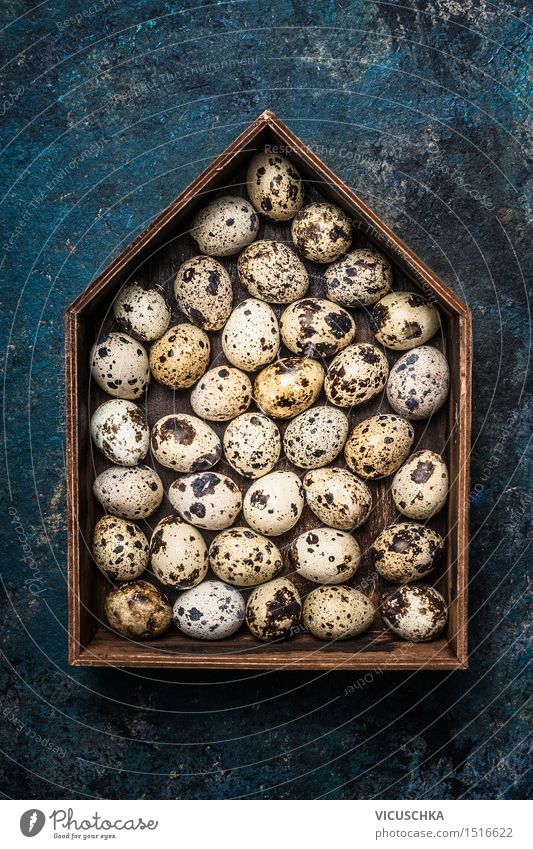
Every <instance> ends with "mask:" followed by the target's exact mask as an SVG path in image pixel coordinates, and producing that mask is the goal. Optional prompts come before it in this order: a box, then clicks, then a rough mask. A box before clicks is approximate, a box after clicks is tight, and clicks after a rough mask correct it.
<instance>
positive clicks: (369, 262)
mask: <svg viewBox="0 0 533 849" xmlns="http://www.w3.org/2000/svg"><path fill="white" fill-rule="evenodd" d="M324 277H325V280H326V293H327V296H328V298H329V299H330V300H332V301H335V303H337V304H342V305H343V306H344V307H361V306H364V307H366V306H370V305H371V304H375V303H376V301H379V299H380V298H383V297H384V295H386V294H387V292H388V291H389V290H390V288H391V286H392V268H391V266H390V263H389V261H388V259H386V257H384V256H383V254H380V253H378V252H377V251H372V250H368V249H366V248H359V249H358V250H355V251H351V252H350V253H349V254H346V256H343V257H342V258H341V259H339V260H337V262H335V263H334V264H333V265H330V266H329V268H327V269H326V271H325V274H324Z"/></svg>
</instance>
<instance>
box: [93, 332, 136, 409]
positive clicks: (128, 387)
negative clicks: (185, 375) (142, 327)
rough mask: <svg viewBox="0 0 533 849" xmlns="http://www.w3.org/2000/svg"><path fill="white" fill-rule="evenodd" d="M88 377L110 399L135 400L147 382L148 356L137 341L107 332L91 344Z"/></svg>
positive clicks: (122, 334) (124, 334)
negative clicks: (89, 374)
mask: <svg viewBox="0 0 533 849" xmlns="http://www.w3.org/2000/svg"><path fill="white" fill-rule="evenodd" d="M90 363H91V377H92V379H93V380H94V381H95V382H96V383H97V384H98V386H100V387H101V389H103V390H104V392H107V394H108V395H112V396H113V398H126V399H127V400H130V401H134V400H135V399H136V398H140V397H141V395H143V393H144V392H145V390H146V388H147V387H148V384H149V383H150V365H149V362H148V354H147V353H146V351H145V350H144V348H143V346H142V345H141V343H140V342H138V341H137V340H136V339H133V338H132V337H131V336H127V335H126V333H108V334H107V335H106V336H101V337H100V339H98V341H97V342H96V343H95V344H94V345H93V347H92V349H91V355H90Z"/></svg>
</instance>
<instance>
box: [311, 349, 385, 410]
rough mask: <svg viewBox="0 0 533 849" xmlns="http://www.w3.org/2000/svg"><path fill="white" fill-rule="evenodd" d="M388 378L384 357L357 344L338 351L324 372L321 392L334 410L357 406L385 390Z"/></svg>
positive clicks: (377, 350) (376, 351)
mask: <svg viewBox="0 0 533 849" xmlns="http://www.w3.org/2000/svg"><path fill="white" fill-rule="evenodd" d="M388 375H389V366H388V363H387V358H386V356H385V354H383V352H382V351H380V350H379V348H376V346H375V345H370V344H369V343H368V342H358V343H357V344H356V345H350V346H349V347H348V348H345V349H344V351H341V352H340V354H337V356H336V357H335V358H334V359H333V360H332V362H331V363H330V366H329V368H328V370H327V373H326V378H325V381H324V390H325V392H326V396H327V397H328V399H329V400H330V401H331V403H332V404H336V406H337V407H357V406H359V405H360V404H364V403H365V402H366V401H369V400H370V399H371V398H374V397H375V396H376V395H378V394H379V393H380V392H381V390H382V389H384V387H385V384H386V383H387V377H388Z"/></svg>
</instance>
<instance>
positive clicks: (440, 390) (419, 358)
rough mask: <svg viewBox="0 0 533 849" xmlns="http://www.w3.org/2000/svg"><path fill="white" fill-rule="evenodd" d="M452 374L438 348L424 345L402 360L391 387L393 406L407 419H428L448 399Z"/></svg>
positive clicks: (389, 382) (393, 371) (393, 374)
mask: <svg viewBox="0 0 533 849" xmlns="http://www.w3.org/2000/svg"><path fill="white" fill-rule="evenodd" d="M449 388H450V370H449V368H448V363H447V361H446V358H445V357H444V356H443V355H442V354H441V352H440V351H438V350H437V349H436V348H432V347H431V346H430V345H423V346H422V347H421V348H415V349H414V350H412V351H409V353H407V354H404V355H403V357H400V359H399V360H398V362H397V363H395V364H394V366H393V367H392V368H391V372H390V375H389V381H388V383H387V398H388V399H389V404H390V405H391V407H392V408H393V409H394V410H396V412H397V413H400V415H401V416H405V418H406V419H413V420H416V419H426V418H428V417H429V416H432V415H433V413H436V412H437V410H440V408H441V407H442V405H443V404H444V402H445V400H446V398H447V397H448V390H449Z"/></svg>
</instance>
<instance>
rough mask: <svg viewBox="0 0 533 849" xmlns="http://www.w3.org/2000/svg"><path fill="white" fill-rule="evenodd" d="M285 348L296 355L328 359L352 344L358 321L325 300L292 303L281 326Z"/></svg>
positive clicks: (281, 320) (306, 300)
mask: <svg viewBox="0 0 533 849" xmlns="http://www.w3.org/2000/svg"><path fill="white" fill-rule="evenodd" d="M279 327H280V331H281V338H282V340H283V343H284V345H286V346H287V348H288V349H289V351H292V352H293V353H294V354H306V355H307V356H316V357H329V356H331V355H332V354H336V353H338V351H341V350H342V349H343V348H346V345H349V344H350V342H351V341H352V339H353V338H354V336H355V322H354V320H353V318H352V317H351V315H350V314H349V313H348V312H346V310H345V309H343V308H342V307H339V306H337V304H334V303H332V302H331V301H325V300H323V299H322V298H304V299H303V300H301V301H296V302H295V303H293V304H290V306H288V307H287V308H286V309H285V310H284V311H283V313H282V315H281V318H280V323H279Z"/></svg>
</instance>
